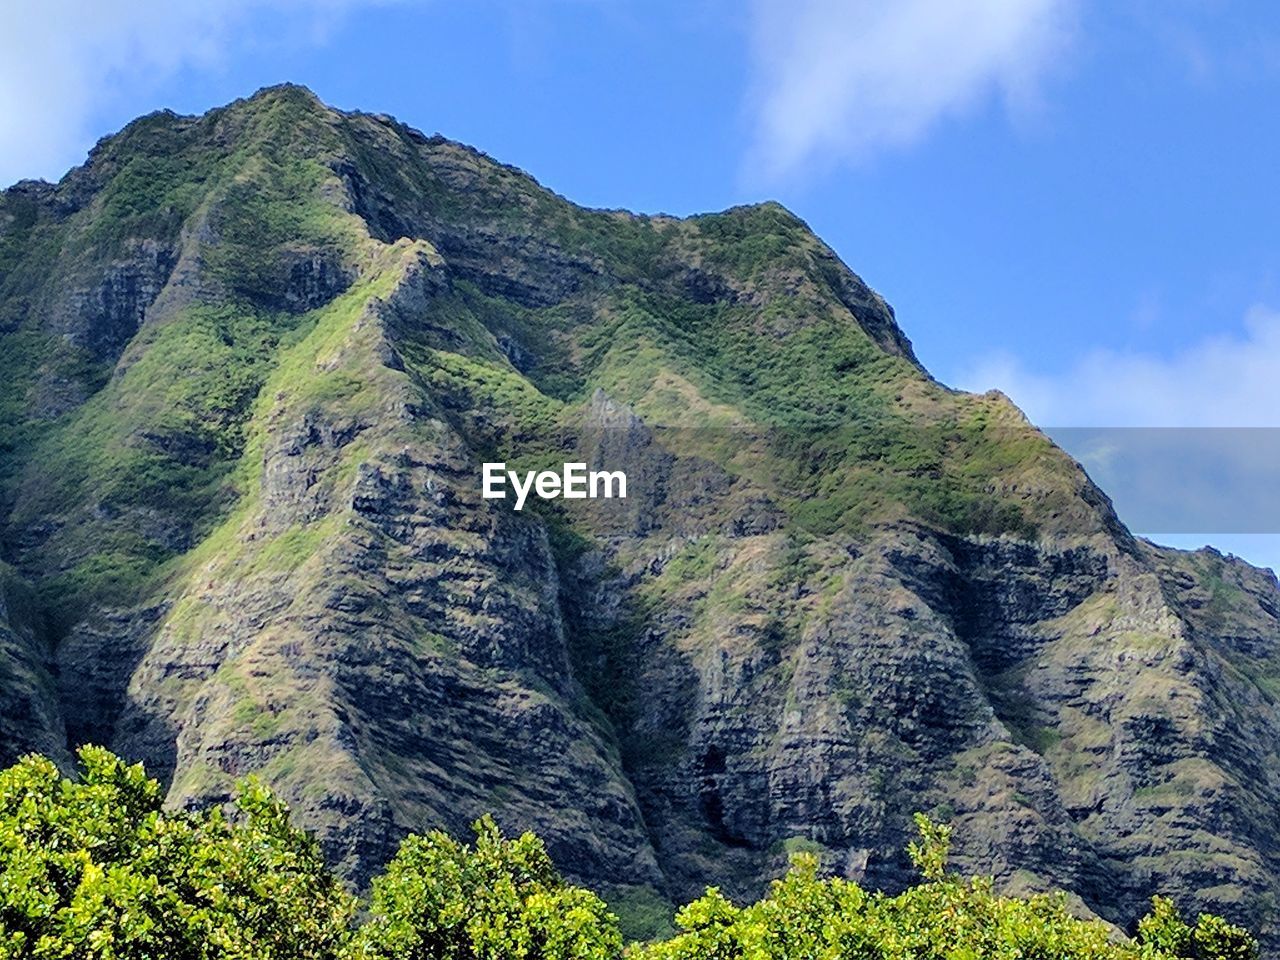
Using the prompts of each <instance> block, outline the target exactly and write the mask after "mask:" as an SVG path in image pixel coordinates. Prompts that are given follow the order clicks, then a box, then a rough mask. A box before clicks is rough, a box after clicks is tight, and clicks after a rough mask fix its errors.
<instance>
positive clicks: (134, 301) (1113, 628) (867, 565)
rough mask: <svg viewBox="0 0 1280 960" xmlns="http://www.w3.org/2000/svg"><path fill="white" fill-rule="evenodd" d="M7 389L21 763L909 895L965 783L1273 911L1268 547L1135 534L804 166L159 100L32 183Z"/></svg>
mask: <svg viewBox="0 0 1280 960" xmlns="http://www.w3.org/2000/svg"><path fill="white" fill-rule="evenodd" d="M0 411H2V413H3V416H2V417H0V518H2V519H0V547H2V550H3V552H2V553H0V588H2V589H0V645H2V646H3V650H4V656H3V660H2V661H0V669H2V670H3V679H2V680H0V752H3V754H4V756H3V758H2V759H4V760H5V761H8V760H10V759H12V758H13V757H15V756H17V755H19V754H21V753H23V752H26V751H30V750H39V751H41V752H44V753H47V754H49V755H51V756H54V757H55V758H57V759H59V760H61V761H64V762H65V761H66V760H67V758H68V757H69V748H70V747H73V746H74V745H76V744H79V743H81V742H86V741H92V742H97V743H103V744H106V745H108V746H110V747H111V748H112V749H113V750H115V751H117V752H119V753H120V754H122V755H124V756H127V757H129V758H133V759H141V760H144V761H145V762H146V763H147V764H148V766H149V768H150V769H151V770H152V771H153V772H155V773H156V774H158V775H160V776H161V777H163V778H164V779H165V780H166V781H167V782H168V783H169V785H170V786H169V791H170V793H169V799H170V802H171V803H172V804H174V805H178V806H181V805H186V804H200V803H207V802H211V801H217V800H219V799H221V798H224V797H226V796H227V793H228V790H229V789H230V786H231V784H232V783H233V782H234V780H235V779H236V778H237V777H239V776H242V775H244V774H247V773H250V772H258V773H260V774H261V775H262V776H263V777H264V778H265V779H266V780H268V782H270V783H271V784H272V785H273V786H275V787H276V788H277V789H278V790H279V791H280V792H281V793H282V794H283V795H284V796H285V797H286V798H287V799H288V800H289V802H290V803H291V804H292V805H293V806H294V808H295V810H296V811H297V813H298V815H299V817H300V819H301V821H302V822H303V823H304V824H305V825H307V826H308V827H310V828H312V829H314V830H315V831H316V833H317V834H318V836H319V837H320V839H321V841H322V843H323V845H324V849H325V851H326V852H327V854H328V855H329V856H330V858H331V859H332V860H333V862H334V863H335V864H337V865H339V866H340V868H341V869H342V870H344V871H345V872H346V874H347V875H348V876H350V877H351V878H352V879H353V881H355V882H356V883H362V882H364V881H365V880H367V878H368V877H369V875H370V874H371V872H372V871H374V870H376V869H377V868H378V867H379V866H380V865H381V864H382V862H384V861H385V860H386V859H387V857H388V856H389V855H390V853H391V851H392V850H393V849H394V846H395V844H396V843H397V842H398V840H399V838H400V837H401V836H403V835H404V834H405V833H406V832H408V831H421V830H425V829H427V828H431V827H437V826H443V827H446V828H448V829H450V830H454V831H457V832H460V833H461V832H463V831H464V830H465V828H466V825H467V824H468V823H469V821H471V820H472V819H474V818H476V817H478V816H479V815H480V814H482V813H484V812H488V811H492V812H494V813H495V814H496V815H497V817H498V819H499V821H500V822H501V823H502V824H503V825H504V826H505V827H506V828H508V829H522V828H530V829H534V830H536V831H538V832H539V833H540V834H542V836H544V837H545V838H546V839H547V841H548V846H549V848H550V850H551V852H552V854H553V855H554V856H555V858H556V859H557V861H558V862H559V863H560V864H561V865H562V866H563V867H564V868H565V870H566V872H567V873H569V874H570V875H571V876H573V877H574V878H576V879H580V880H584V881H586V882H589V883H591V884H594V885H596V886H597V887H601V888H605V889H609V890H612V891H614V893H615V894H616V895H617V896H618V897H619V898H620V899H621V900H624V901H625V900H626V899H627V898H628V897H632V898H639V899H641V900H645V899H647V900H649V901H652V900H654V899H655V898H657V899H663V900H668V901H681V900H684V899H686V898H689V897H691V896H693V895H695V894H697V893H699V892H700V891H701V888H702V887H703V886H704V885H705V884H707V883H717V884H719V885H721V886H722V888H724V889H725V890H726V892H728V893H730V894H732V895H735V896H753V895H755V894H757V893H758V892H759V891H760V888H761V886H762V885H763V883H764V882H765V880H766V879H767V878H768V877H770V876H771V875H773V874H775V873H777V872H778V871H779V870H780V869H781V868H782V867H783V866H784V865H785V862H786V857H787V855H788V853H790V852H793V851H795V850H797V849H808V850H813V851H815V852H817V853H819V854H820V855H821V857H822V859H823V862H824V864H825V866H826V867H827V868H828V869H830V870H832V871H834V872H839V873H844V874H848V875H850V876H854V877H858V878H861V879H862V880H863V881H864V882H866V883H868V884H872V885H878V886H882V887H886V888H894V887H897V886H899V885H901V884H902V883H903V882H904V880H905V879H906V878H907V874H908V871H907V864H906V863H905V861H904V860H903V858H902V857H901V855H900V853H899V851H900V850H901V849H902V846H903V843H904V841H905V840H906V838H907V833H908V827H909V822H910V814H911V813H912V811H914V810H918V809H923V810H928V811H932V812H933V813H934V814H935V815H938V816H943V817H947V818H949V819H951V820H952V821H953V822H954V823H955V824H956V828H957V829H956V834H957V837H958V841H959V850H958V855H959V856H958V859H959V860H960V865H961V866H962V867H964V868H966V869H974V870H984V871H990V872H994V873H995V875H996V876H997V878H998V879H999V881H1000V882H1001V883H1002V884H1003V885H1004V886H1005V887H1006V888H1010V889H1014V890H1025V889H1031V888H1043V887H1048V886H1055V887H1061V888H1064V889H1066V890H1068V891H1071V892H1072V893H1074V894H1076V895H1078V897H1079V899H1080V901H1081V902H1082V906H1083V907H1087V908H1088V909H1090V910H1092V911H1094V912H1096V913H1098V914H1099V915H1101V916H1103V917H1105V918H1108V919H1110V920H1113V921H1115V922H1117V923H1120V924H1129V923H1130V922H1132V920H1133V919H1134V918H1135V917H1136V916H1137V915H1138V914H1139V913H1140V912H1142V911H1143V909H1144V908H1145V906H1146V901H1147V899H1148V898H1149V897H1150V896H1151V894H1152V893H1154V892H1156V891H1157V890H1163V891H1166V892H1168V893H1170V894H1172V895H1173V896H1174V897H1175V898H1176V899H1177V900H1178V901H1179V902H1180V904H1181V905H1182V906H1183V907H1184V908H1188V909H1192V910H1196V909H1208V910H1212V911H1214V912H1220V913H1223V914H1225V915H1227V916H1228V917H1230V918H1232V919H1236V920H1239V921H1242V922H1245V923H1248V924H1249V925H1251V926H1254V927H1255V928H1261V929H1262V931H1263V934H1264V936H1266V937H1273V936H1274V928H1273V926H1272V924H1273V911H1274V908H1275V903H1276V901H1275V897H1276V894H1277V887H1278V885H1280V883H1278V880H1277V876H1278V873H1277V871H1278V869H1280V821H1278V820H1277V816H1276V812H1275V811H1276V810H1277V808H1278V801H1280V756H1278V755H1277V747H1278V745H1280V701H1278V700H1277V697H1278V696H1280V590H1278V589H1277V586H1276V581H1275V579H1274V577H1272V576H1271V575H1270V574H1268V573H1264V572H1260V571H1257V570H1254V569H1252V568H1250V567H1248V566H1246V565H1244V564H1242V563H1240V562H1239V561H1236V560H1233V559H1225V558H1223V557H1221V556H1219V555H1217V554H1215V553H1212V552H1201V553H1195V554H1187V553H1179V552H1176V551H1171V550H1164V549H1158V548H1155V547H1153V546H1151V545H1150V544H1147V543H1145V542H1142V541H1138V540H1135V539H1134V538H1133V537H1131V536H1130V535H1129V534H1128V532H1127V531H1126V530H1125V529H1124V527H1123V526H1122V525H1121V524H1120V523H1119V522H1118V521H1117V519H1116V518H1115V516H1114V514H1113V513H1112V510H1111V507H1110V504H1109V502H1108V501H1107V499H1106V498H1105V496H1103V495H1102V494H1101V493H1100V492H1099V491H1098V490H1097V489H1096V488H1095V487H1094V486H1093V485H1092V484H1091V483H1090V482H1089V480H1088V478H1087V477H1086V476H1085V475H1084V473H1083V472H1082V471H1081V470H1080V468H1079V467H1078V466H1077V465H1076V464H1075V463H1074V462H1073V461H1072V460H1070V459H1069V458H1068V457H1067V456H1066V455H1065V454H1063V453H1062V452H1061V451H1060V450H1058V449H1057V448H1055V447H1054V446H1053V445H1052V444H1051V443H1050V442H1049V441H1048V440H1046V439H1045V438H1044V437H1043V436H1042V435H1041V434H1039V433H1038V432H1037V431H1036V430H1035V429H1034V428H1032V427H1031V426H1030V425H1029V424H1027V423H1026V421H1025V420H1024V419H1023V418H1022V416H1021V415H1020V414H1019V413H1018V411H1017V410H1016V409H1015V408H1014V407H1013V406H1012V405H1011V404H1010V403H1009V402H1008V400H1007V399H1005V398H1004V397H1003V396H1001V395H999V394H988V395H984V396H972V395H966V394H961V393H956V392H953V391H951V390H949V389H947V388H945V387H944V386H942V385H940V384H938V383H937V382H936V381H934V380H932V379H931V378H930V377H929V375H928V374H927V373H926V372H925V371H924V370H923V369H921V367H920V366H919V364H918V363H917V362H916V360H915V358H914V356H913V354H912V352H911V346H910V344H909V342H908V341H907V339H906V338H905V337H904V336H903V334H902V333H901V331H900V330H899V329H898V327H897V324H896V323H895V320H894V317H893V314H892V312H891V310H890V309H889V307H888V306H887V305H886V304H885V303H884V302H883V301H882V300H881V299H880V298H879V297H878V296H877V295H876V294H875V293H874V292H873V291H871V290H870V289H869V288H868V287H867V286H866V285H864V284H863V283H862V281H861V280H859V279H858V278H857V277H856V276H854V275H853V274H852V273H851V272H849V270H848V269H847V268H846V267H845V266H844V265H843V264H842V263H840V261H839V260H838V259H837V258H836V257H835V256H834V255H833V254H832V252H831V251H830V250H829V249H828V248H827V247H826V246H825V245H823V243H822V242H821V241H819V240H818V239H817V238H816V237H814V236H813V234H812V233H810V232H809V230H808V229H807V228H806V227H805V225H804V224H803V223H802V222H800V221H799V220H797V219H796V218H795V217H794V216H792V215H791V214H789V213H788V212H787V211H786V210H784V209H783V208H781V207H779V206H777V205H775V204H763V205H760V206H754V207H743V208H737V209H733V210H729V211H726V212H724V213H720V214H712V215H707V216H700V217H692V218H689V219H683V220H681V219H674V218H667V217H639V216H633V215H631V214H628V213H622V212H611V211H592V210H585V209H582V208H579V207H576V206H574V205H573V204H571V203H569V202H568V201H566V200H564V199H562V198H560V197H558V196H555V195H554V194H552V193H550V192H548V191H546V190H545V189H543V188H541V187H540V186H538V184H537V183H535V182H534V181H533V180H532V179H530V178H529V177H528V176H526V175H525V174H523V173H521V172H520V171H518V170H515V169H512V168H510V167H506V166H502V165H501V164H498V163H495V162H493V161H492V160H490V159H489V158H487V157H485V156H484V155H482V154H480V153H477V152H476V151H474V150H471V149H469V148H466V147H463V146H460V145H458V144H456V143H451V142H449V141H447V140H443V139H440V138H428V137H424V136H422V135H421V134H419V133H417V132H416V131H413V130H410V129H409V128H407V127H404V126H402V125H400V124H398V123H396V122H394V121H392V120H390V119H388V118H385V117H378V116H369V115H364V114H344V113H340V112H338V111H335V110H331V109H329V108H327V107H325V106H324V105H322V104H321V103H319V102H318V101H317V100H316V99H315V98H314V97H313V96H312V95H311V94H310V93H308V92H307V91H305V90H303V89H300V88H296V87H281V88H273V89H270V90H266V91H263V92H261V93H259V94H258V95H257V96H255V97H253V98H251V99H249V100H245V101H239V102H237V103H234V104H232V105H230V106H228V107H226V108H224V109H220V110H215V111H212V112H210V113H209V114H207V115H205V116H203V117H199V118H188V117H178V116H174V115H172V114H155V115H152V116H148V117H144V118H142V119H141V120H138V121H136V122H135V123H134V124H132V125H130V126H129V127H128V128H126V129H125V130H124V131H123V132H121V133H120V134H118V135H117V136H115V137H112V138H109V139H107V140H105V141H103V142H102V143H101V144H100V145H99V146H98V147H97V148H96V149H95V150H94V152H93V153H92V155H91V156H90V159H89V162H88V163H87V164H86V165H85V166H83V167H81V168H79V169H77V170H74V171H72V172H71V173H70V174H68V176H67V177H66V178H64V180H63V181H62V182H61V183H60V184H58V185H57V186H50V185H48V184H44V183H22V184H18V185H17V186H15V187H13V188H11V189H9V190H7V191H5V192H4V193H3V194H0ZM496 460H504V461H507V462H508V464H509V466H511V467H512V468H513V469H520V470H525V469H531V468H535V467H543V466H550V465H556V466H558V465H559V464H561V463H562V462H564V461H582V462H584V463H588V464H590V465H591V466H592V467H593V468H597V469H610V470H618V469H621V470H624V471H625V472H626V473H627V476H628V480H629V490H628V497H627V499H625V500H620V499H619V500H611V501H607V500H576V501H569V500H555V501H542V500H532V501H531V502H530V503H529V504H528V505H527V506H526V507H525V509H523V510H521V511H518V512H517V511H515V510H514V509H513V508H512V507H513V504H512V501H511V500H510V499H508V500H505V501H504V500H489V501H486V500H483V499H482V498H481V463H482V462H484V461H496ZM1271 942H1272V944H1273V945H1274V943H1275V941H1274V939H1273V940H1272V941H1271Z"/></svg>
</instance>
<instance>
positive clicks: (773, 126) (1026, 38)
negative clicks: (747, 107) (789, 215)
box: [749, 0, 1077, 179]
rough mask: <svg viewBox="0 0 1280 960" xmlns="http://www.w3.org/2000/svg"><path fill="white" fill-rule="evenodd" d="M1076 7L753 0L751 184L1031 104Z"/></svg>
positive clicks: (1016, 2)
mask: <svg viewBox="0 0 1280 960" xmlns="http://www.w3.org/2000/svg"><path fill="white" fill-rule="evenodd" d="M1076 3H1077V0H894V2H886V0H755V4H754V8H753V38H752V41H753V57H754V69H755V83H754V88H753V92H752V94H751V107H752V109H753V112H754V113H755V114H756V117H757V138H756V143H755V147H754V150H753V152H752V154H751V158H750V161H749V172H750V174H751V175H752V176H755V177H759V178H764V179H777V178H780V177H786V176H789V175H792V174H794V173H796V172H797V171H799V170H800V169H802V168H805V167H807V166H809V165H810V164H813V163H815V161H816V162H823V163H831V162H835V161H840V160H848V159H857V158H861V157H865V156H866V155H868V154H869V153H872V152H874V151H877V150H880V149H883V148H891V147H901V146H904V145H907V144H910V143H912V142H914V141H916V140H918V139H920V138H921V137H922V136H924V135H925V134H926V133H927V131H928V130H929V129H930V127H932V126H933V125H934V124H935V123H937V122H938V121H939V120H940V119H942V118H943V117H946V116H948V115H952V114H957V113H961V112H964V111H966V110H969V109H972V108H974V107H975V106H976V105H978V104H980V103H981V102H982V101H983V100H985V99H987V98H990V97H993V96H994V97H1002V98H1003V99H1004V100H1005V101H1006V102H1007V103H1013V104H1026V103H1029V102H1034V100H1035V99H1036V96H1037V92H1038V87H1039V84H1040V82H1041V80H1042V78H1043V75H1044V73H1045V71H1046V70H1048V69H1050V68H1051V67H1052V66H1053V65H1054V64H1055V63H1056V62H1057V61H1058V58H1059V55H1060V53H1061V52H1062V50H1063V49H1064V47H1065V46H1066V44H1067V42H1068V38H1069V36H1070V33H1071V27H1072V22H1073V18H1074V14H1075V7H1076Z"/></svg>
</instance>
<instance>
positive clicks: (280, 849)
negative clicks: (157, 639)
mask: <svg viewBox="0 0 1280 960" xmlns="http://www.w3.org/2000/svg"><path fill="white" fill-rule="evenodd" d="M80 763H81V767H82V772H81V775H80V778H79V779H78V780H70V779H64V778H63V777H61V776H60V775H59V773H58V770H57V768H56V767H55V766H54V764H53V763H52V762H50V761H49V760H46V759H44V758H42V757H34V756H33V757H26V758H24V759H23V760H21V761H19V762H18V763H17V764H16V765H15V766H13V767H11V768H10V769H8V770H7V771H5V772H4V773H2V774H0V958H5V960H8V958H15V960H16V958H19V957H41V958H44V957H49V958H53V957H60V958H82V957H83V958H89V957H93V958H102V960H109V958H120V960H124V958H164V960H186V958H193V960H194V958H200V960H205V958H215V957H216V958H228V960H230V958H246V960H247V958H250V957H254V958H256V957H271V958H274V960H288V958H298V960H303V958H317V960H323V958H325V957H336V956H337V955H338V951H339V949H340V948H341V947H342V945H343V944H344V942H345V940H346V938H347V935H348V934H347V931H348V928H349V925H350V920H351V917H352V915H353V911H354V900H353V898H351V897H350V896H349V895H348V894H346V893H345V892H344V891H343V890H342V887H341V885H340V884H339V883H338V881H337V880H336V878H334V877H333V875H332V874H330V873H329V872H328V871H327V870H326V869H325V867H324V863H323V860H322V859H321V857H320V853H319V850H318V849H317V847H316V845H315V842H314V841H313V840H312V839H311V838H310V837H308V836H307V835H306V834H305V833H303V832H302V831H300V830H298V829H296V828H294V827H292V826H291V825H290V824H289V818H288V811H287V809H286V808H285V807H284V805H283V804H282V803H280V801H279V800H277V799H275V798H274V797H273V796H272V795H271V794H270V793H269V792H268V791H267V790H266V789H265V788H264V787H263V786H262V785H261V784H258V783H256V782H253V781H247V782H245V783H244V784H243V785H242V788H241V791H240V794H239V796H238V798H237V800H236V811H237V812H236V815H235V816H234V817H233V818H232V819H228V818H227V817H225V816H224V815H223V813H222V811H221V810H218V809H213V810H209V811H206V812H203V813H165V812H162V810H161V795H160V787H159V785H158V784H157V783H156V781H155V780H151V779H148V778H147V776H146V774H145V773H144V772H143V770H142V767H141V766H140V765H138V766H127V765H126V764H125V763H124V762H123V761H121V760H119V759H118V758H116V757H114V756H112V755H111V754H110V753H108V752H107V751H106V750H103V749H101V748H98V747H84V748H82V749H81V751H80Z"/></svg>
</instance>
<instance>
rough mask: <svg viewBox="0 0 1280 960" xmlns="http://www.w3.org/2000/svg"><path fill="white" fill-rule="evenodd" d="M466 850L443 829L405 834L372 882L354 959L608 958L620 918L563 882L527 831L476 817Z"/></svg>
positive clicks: (613, 953) (618, 944)
mask: <svg viewBox="0 0 1280 960" xmlns="http://www.w3.org/2000/svg"><path fill="white" fill-rule="evenodd" d="M475 832H476V843H475V847H474V848H473V849H468V848H467V847H466V846H464V845H463V844H461V843H458V842H457V841H456V840H454V839H452V838H451V837H449V836H448V835H446V834H444V833H439V832H435V833H431V834H428V835H427V836H425V837H409V838H408V839H407V840H405V841H404V843H403V844H402V845H401V847H400V851H399V853H397V854H396V856H395V858H394V859H393V860H392V861H391V863H390V864H389V865H388V867H387V871H386V873H385V874H384V875H383V876H381V877H379V878H378V879H376V880H375V881H374V885H373V904H372V907H373V917H372V919H371V920H370V921H369V923H367V924H366V925H365V926H364V927H362V928H361V930H360V934H359V938H358V940H359V943H358V946H357V949H356V956H358V957H368V958H385V960H473V958H474V960H596V958H600V960H607V958H609V957H617V956H620V955H621V952H622V936H621V934H619V932H618V927H617V920H616V918H615V917H613V916H612V915H611V914H609V913H608V912H607V911H606V909H605V905H604V901H602V900H601V899H600V898H599V897H597V896H596V895H595V894H593V893H591V892H590V891H588V890H583V889H581V888H579V887H573V886H569V885H567V884H565V883H564V881H562V880H561V879H560V876H559V874H557V873H556V869H555V867H554V866H553V865H552V863H551V858H550V857H548V856H547V852H546V849H545V848H544V847H543V845H542V841H541V840H539V839H538V838H537V837H535V836H534V835H533V834H531V833H526V834H524V835H523V836H521V837H518V838H516V839H514V840H505V839H503V837H502V834H501V833H500V832H499V830H498V827H497V824H495V823H494V822H493V820H492V819H491V818H488V817H486V818H484V819H482V820H480V821H478V822H477V823H476V824H475Z"/></svg>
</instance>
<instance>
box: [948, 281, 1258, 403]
mask: <svg viewBox="0 0 1280 960" xmlns="http://www.w3.org/2000/svg"><path fill="white" fill-rule="evenodd" d="M957 386H960V387H962V388H964V389H966V390H975V391H982V390H989V389H991V388H993V387H994V388H997V389H999V390H1002V391H1004V392H1005V393H1007V394H1008V395H1009V396H1010V397H1012V398H1013V400H1014V402H1015V403H1017V404H1018V405H1019V406H1020V407H1021V408H1022V409H1023V410H1024V411H1025V412H1026V414H1027V416H1029V417H1030V418H1031V419H1032V421H1034V422H1035V423H1037V424H1040V425H1042V426H1049V427H1068V426H1089V427H1096V426H1107V427H1117V426H1124V427H1277V426H1280V312H1278V311H1276V310H1272V309H1269V308H1267V307H1262V306H1257V307H1254V308H1253V309H1252V310H1250V311H1249V313H1248V314H1247V315H1246V317H1245V322H1244V331H1243V333H1242V334H1239V335H1218V336H1213V337H1207V338H1205V339H1204V340H1202V341H1200V342H1199V343H1197V344H1195V345H1194V346H1192V347H1190V348H1188V349H1186V350H1183V351H1182V352H1180V353H1176V354H1174V355H1172V356H1169V357H1157V356H1151V355H1147V354H1142V353H1121V352H1115V351H1105V350H1104V351H1095V352H1093V353H1090V354H1088V355H1086V356H1084V357H1083V358H1081V359H1080V360H1079V361H1078V362H1076V363H1075V364H1074V365H1072V366H1071V367H1069V368H1068V369H1067V370H1065V371H1064V372H1062V373H1057V374H1044V373H1037V372H1034V371H1031V370H1028V369H1027V368H1026V366H1025V365H1023V364H1022V363H1020V362H1019V361H1017V360H1016V359H1014V358H1012V357H1009V356H1003V355H1000V356H994V357H991V358H989V359H987V360H985V361H983V362H981V363H979V364H977V365H975V366H974V367H973V368H972V369H971V370H970V371H969V372H968V373H967V374H965V375H963V376H962V377H961V378H960V382H959V383H958V384H957Z"/></svg>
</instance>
